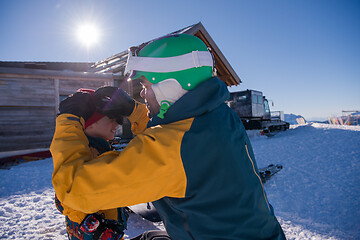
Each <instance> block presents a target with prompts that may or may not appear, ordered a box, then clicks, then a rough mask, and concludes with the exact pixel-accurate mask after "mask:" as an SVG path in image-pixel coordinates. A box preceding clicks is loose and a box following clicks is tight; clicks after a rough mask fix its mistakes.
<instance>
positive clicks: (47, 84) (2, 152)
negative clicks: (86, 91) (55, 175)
mask: <svg viewBox="0 0 360 240" xmlns="http://www.w3.org/2000/svg"><path fill="white" fill-rule="evenodd" d="M89 66H90V64H88V63H83V64H81V63H37V62H36V63H34V62H31V63H29V62H0V158H4V157H7V156H10V155H13V154H14V153H18V154H22V153H24V152H27V151H28V150H29V149H31V150H30V151H33V150H34V149H36V150H37V151H38V150H42V149H48V148H49V146H50V142H51V139H52V136H53V134H54V129H55V118H56V115H57V113H58V106H59V102H60V101H61V100H62V99H64V98H65V97H66V96H68V95H69V94H72V93H74V92H75V91H76V90H77V89H79V88H92V89H96V88H98V87H100V86H103V85H110V86H112V85H114V77H113V75H112V74H99V73H96V74H95V73H89V72H84V70H88V69H89ZM19 150H21V151H19ZM15 151H16V152H15Z"/></svg>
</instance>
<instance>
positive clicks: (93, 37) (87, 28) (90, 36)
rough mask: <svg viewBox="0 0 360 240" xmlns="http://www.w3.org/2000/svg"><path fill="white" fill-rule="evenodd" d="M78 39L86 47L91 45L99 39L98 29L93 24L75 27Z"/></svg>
mask: <svg viewBox="0 0 360 240" xmlns="http://www.w3.org/2000/svg"><path fill="white" fill-rule="evenodd" d="M77 38H78V40H79V41H80V42H81V43H82V44H83V45H85V46H86V47H91V46H92V45H94V44H96V43H97V42H98V40H99V31H98V29H97V27H96V26H95V25H92V24H83V25H81V26H79V27H78V29H77Z"/></svg>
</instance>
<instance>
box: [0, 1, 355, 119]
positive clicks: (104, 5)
mask: <svg viewBox="0 0 360 240" xmlns="http://www.w3.org/2000/svg"><path fill="white" fill-rule="evenodd" d="M200 21H201V22H202V24H203V25H204V27H205V28H206V29H207V31H208V32H209V34H210V35H211V37H212V38H213V39H214V41H215V42H216V44H217V45H218V47H219V48H220V50H221V51H222V52H223V54H224V55H225V57H226V58H227V59H228V61H229V62H230V64H231V65H232V67H233V68H234V70H235V71H236V73H237V74H238V75H239V77H240V78H241V79H242V81H243V83H242V84H241V85H240V86H239V87H236V88H237V89H240V90H245V89H255V90H260V91H263V92H264V94H265V95H266V96H267V98H268V99H270V100H272V101H273V102H274V107H272V110H283V111H284V112H285V113H293V114H301V115H303V116H304V117H305V118H307V119H310V120H311V119H326V118H327V117H331V116H339V115H341V111H342V110H360V1H357V0H356V1H352V0H345V1H344V0H302V1H299V0H288V1H285V0H246V1H245V0H224V1H213V0H208V1H206V0H198V1H195V0H192V1H190V0H182V1H167V0H153V1H149V0H142V1H140V0H131V1H130V0H128V1H125V0H102V1H86V0H31V1H28V0H22V1H21V0H1V1H0V29H1V34H0V36H1V37H0V61H62V62H88V61H90V62H93V61H99V60H101V59H104V58H107V57H109V56H111V55H113V54H116V53H119V52H121V51H124V50H126V49H127V48H128V47H129V46H132V45H137V44H140V43H142V42H145V41H148V40H151V39H153V38H156V37H158V36H161V35H164V34H167V33H170V32H173V31H175V30H178V29H181V28H183V27H186V26H189V25H192V24H194V23H198V22H200ZM85 22H93V23H95V24H96V25H97V26H98V28H99V29H100V40H99V42H98V43H97V44H96V45H94V46H92V47H89V48H86V47H84V46H83V45H81V44H80V42H79V41H78V40H77V38H76V34H75V32H76V26H77V25H79V24H81V23H85Z"/></svg>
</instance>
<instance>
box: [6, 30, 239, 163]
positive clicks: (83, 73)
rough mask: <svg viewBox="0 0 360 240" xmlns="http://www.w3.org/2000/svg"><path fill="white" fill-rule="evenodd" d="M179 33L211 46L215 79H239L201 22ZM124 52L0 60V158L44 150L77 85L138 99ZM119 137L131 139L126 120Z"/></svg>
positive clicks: (137, 87)
mask: <svg viewBox="0 0 360 240" xmlns="http://www.w3.org/2000/svg"><path fill="white" fill-rule="evenodd" d="M180 33H185V34H191V35H195V36H197V37H199V38H200V39H201V40H203V41H204V43H205V44H206V45H207V46H208V47H210V48H211V49H212V51H213V54H214V58H215V66H216V69H217V74H218V77H219V78H220V79H221V80H222V81H224V82H225V83H226V84H227V85H228V86H232V85H238V84H240V83H241V80H240V78H239V77H238V75H237V74H236V73H235V71H234V69H233V68H232V67H231V65H230V63H229V62H228V61H227V60H226V58H225V56H224V55H223V54H222V52H221V51H220V49H219V48H218V47H217V45H216V43H215V42H214V40H213V39H212V38H211V37H210V34H209V33H208V32H207V31H206V29H205V28H204V26H203V25H202V24H201V23H197V24H194V25H192V26H189V27H186V28H183V29H180V30H178V31H175V32H173V33H171V34H180ZM149 42H150V41H149ZM129 47H130V46H129ZM127 54H128V51H127V50H125V51H123V52H121V53H119V54H116V55H113V56H111V57H109V58H106V59H104V60H101V61H98V62H96V63H93V64H89V63H53V62H0V92H1V94H0V158H2V157H4V156H6V155H9V154H10V153H11V152H10V151H15V150H22V152H24V151H33V149H48V147H49V146H50V142H51V139H52V135H53V133H54V126H55V118H56V115H57V111H58V105H59V102H60V101H61V100H62V99H63V98H65V97H66V96H67V95H69V94H71V93H74V92H75V91H76V90H77V89H79V88H92V89H96V88H98V87H100V86H104V85H110V86H112V85H114V86H118V87H121V88H123V89H124V90H125V91H127V92H128V93H129V94H130V95H131V96H132V97H133V98H135V99H137V100H139V101H140V102H141V101H143V100H142V99H141V98H140V95H139V93H140V91H141V86H140V83H139V82H137V81H131V82H127V81H125V78H124V69H125V64H126V60H127ZM122 136H123V137H124V138H131V137H132V134H131V131H130V123H129V122H128V121H124V124H123V128H122ZM29 149H30V150H29Z"/></svg>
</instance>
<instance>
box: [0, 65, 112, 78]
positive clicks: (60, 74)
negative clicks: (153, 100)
mask: <svg viewBox="0 0 360 240" xmlns="http://www.w3.org/2000/svg"><path fill="white" fill-rule="evenodd" d="M6 76H20V77H22V76H23V77H26V78H29V77H37V78H53V79H56V78H59V79H74V78H75V79H87V80H98V79H103V80H114V79H116V78H118V77H117V76H115V75H113V74H112V73H92V72H72V71H57V70H43V69H25V68H7V67H0V77H6Z"/></svg>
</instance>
